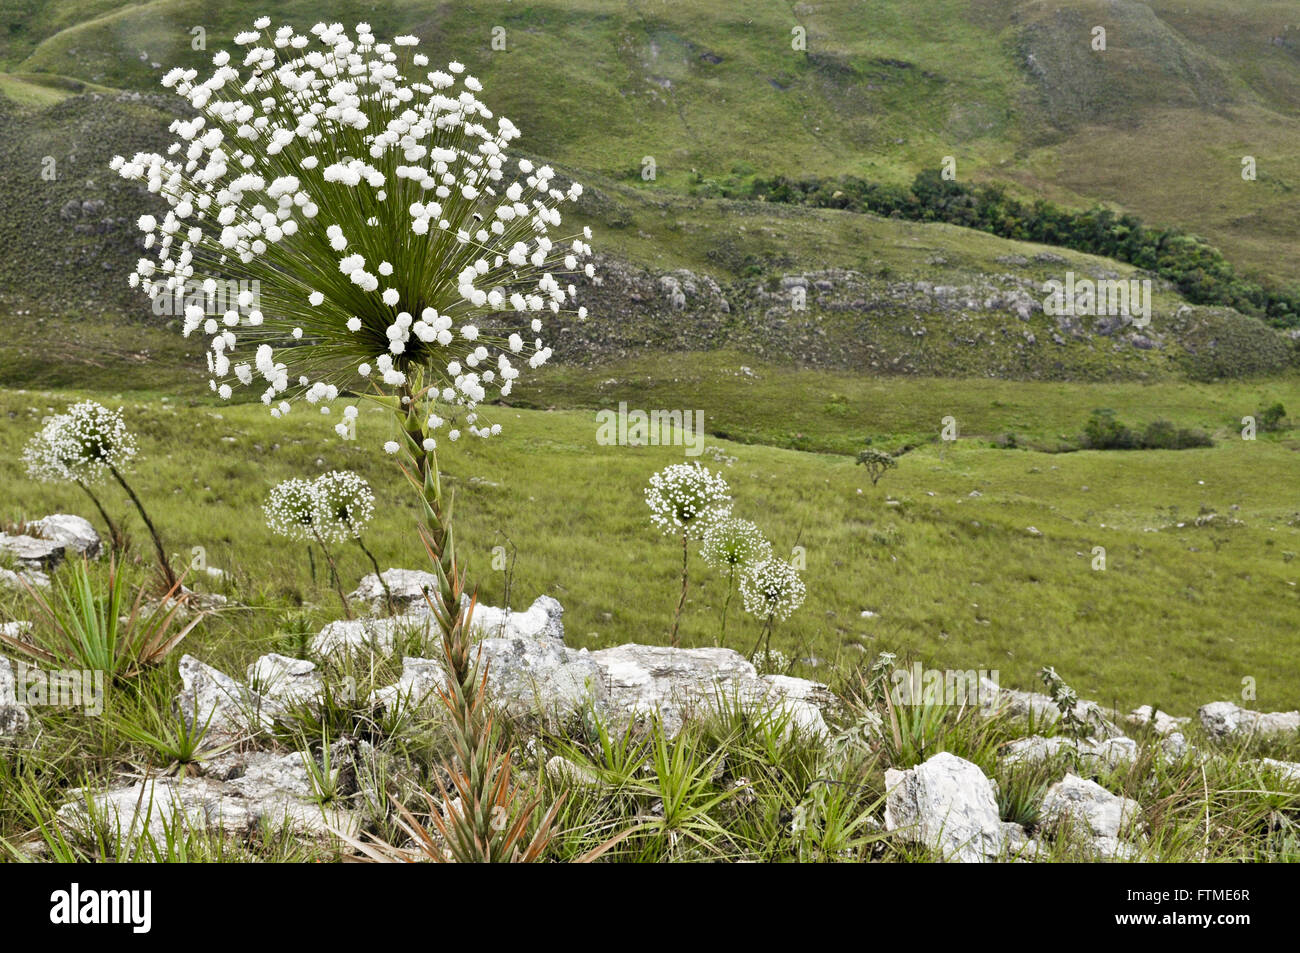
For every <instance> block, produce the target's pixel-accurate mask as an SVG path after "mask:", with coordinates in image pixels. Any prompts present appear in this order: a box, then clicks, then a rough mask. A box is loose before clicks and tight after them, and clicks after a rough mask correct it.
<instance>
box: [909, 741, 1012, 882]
mask: <svg viewBox="0 0 1300 953" xmlns="http://www.w3.org/2000/svg"><path fill="white" fill-rule="evenodd" d="M885 787H886V788H887V789H888V794H887V795H886V797H885V828H886V829H887V830H891V831H896V832H897V833H898V836H899V837H901V838H902V839H903V840H906V841H910V842H912V843H917V844H923V845H924V846H926V847H929V848H931V849H933V850H936V851H938V852H939V853H940V854H941V855H942V856H943V857H944V859H945V860H948V861H955V862H959V863H984V862H985V861H987V860H991V859H995V858H997V857H999V856H1000V855H1001V854H1002V853H1003V851H1004V849H1005V846H1006V836H1007V834H1006V829H1005V828H1004V827H1003V824H1002V819H1001V817H1000V816H999V814H998V803H997V797H996V796H995V794H994V790H993V782H992V781H990V780H989V779H988V778H987V777H985V776H984V772H983V771H981V770H980V769H979V767H978V766H976V765H974V764H972V763H971V762H969V761H966V760H965V759H963V758H959V757H957V756H956V755H954V754H949V753H948V752H946V751H944V752H940V753H939V754H937V755H935V756H934V757H932V758H931V759H930V760H928V761H926V762H925V763H924V764H920V765H917V766H916V767H915V768H910V769H908V770H906V771H897V770H894V769H893V768H891V769H889V770H888V771H886V772H885Z"/></svg>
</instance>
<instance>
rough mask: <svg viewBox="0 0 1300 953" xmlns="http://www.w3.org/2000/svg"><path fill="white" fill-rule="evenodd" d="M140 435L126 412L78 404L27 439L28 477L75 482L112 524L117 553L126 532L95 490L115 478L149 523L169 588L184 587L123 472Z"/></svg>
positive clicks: (127, 466)
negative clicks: (104, 481)
mask: <svg viewBox="0 0 1300 953" xmlns="http://www.w3.org/2000/svg"><path fill="white" fill-rule="evenodd" d="M136 451H137V444H136V439H135V435H134V434H133V433H131V430H130V428H128V427H127V425H126V421H125V420H124V419H123V416H122V408H120V407H119V408H118V409H117V410H109V409H108V408H107V407H105V406H104V405H103V404H100V403H96V402H95V401H93V400H84V401H81V402H80V403H76V404H73V405H72V406H71V407H69V408H68V409H67V411H66V412H65V413H62V414H56V415H55V416H53V417H50V418H49V419H48V420H46V422H45V425H44V426H43V427H42V428H41V429H40V430H39V431H38V432H37V433H36V434H35V435H34V436H33V437H32V439H31V440H30V441H28V443H27V446H26V447H25V448H24V450H23V463H24V464H25V466H26V468H27V474H28V476H30V477H31V478H32V479H34V480H37V481H40V482H42V483H59V482H68V483H75V484H76V485H77V486H78V487H80V488H81V490H82V491H83V492H84V493H85V494H86V495H87V496H88V497H90V499H91V501H92V502H93V503H94V504H95V508H96V509H97V510H99V515H100V516H101V517H103V519H104V522H105V523H107V524H108V531H109V535H110V537H111V539H112V541H113V548H114V550H121V549H122V548H124V546H125V537H124V536H123V534H122V531H121V529H120V528H119V527H118V525H117V524H116V523H115V522H114V521H113V519H112V517H110V516H109V515H108V511H107V510H106V509H105V508H104V506H103V504H102V503H101V502H100V500H99V497H98V496H96V495H95V493H94V491H92V490H91V489H90V487H91V486H93V485H95V484H97V483H99V482H100V481H101V480H102V479H103V478H104V476H105V475H108V476H111V477H112V478H113V480H114V481H116V483H117V484H118V485H119V486H120V487H122V489H123V490H124V491H126V495H127V496H128V497H129V498H130V500H131V503H132V504H133V505H134V506H135V508H136V512H138V513H139V514H140V519H141V520H143V521H144V524H145V526H146V528H148V530H149V535H150V536H151V537H152V539H153V544H154V550H155V552H156V554H157V557H158V567H159V570H160V571H161V573H162V577H163V583H164V584H165V586H166V590H167V591H168V592H171V591H172V590H173V589H177V590H178V589H179V580H178V579H177V577H176V574H175V572H174V571H173V570H172V567H171V562H170V560H169V559H168V558H167V549H166V547H165V546H164V545H163V542H162V537H161V536H160V535H159V533H158V530H157V528H156V527H155V526H154V523H153V520H152V519H150V518H149V514H148V512H147V511H146V510H145V508H144V503H142V502H141V500H140V497H139V496H138V495H137V494H136V492H135V490H134V489H133V488H132V487H131V485H130V484H129V483H127V481H126V477H125V476H124V475H123V473H124V472H125V471H126V470H128V469H129V466H130V464H131V462H132V460H134V459H135V455H136Z"/></svg>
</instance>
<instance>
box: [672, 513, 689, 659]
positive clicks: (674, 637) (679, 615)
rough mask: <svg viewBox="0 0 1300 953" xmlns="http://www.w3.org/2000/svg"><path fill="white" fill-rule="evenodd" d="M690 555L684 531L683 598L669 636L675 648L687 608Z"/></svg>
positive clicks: (674, 614)
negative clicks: (687, 573)
mask: <svg viewBox="0 0 1300 953" xmlns="http://www.w3.org/2000/svg"><path fill="white" fill-rule="evenodd" d="M690 555H691V551H690V548H689V547H688V546H687V539H686V531H685V530H683V531H682V595H681V598H680V599H678V600H677V611H676V612H675V613H673V631H672V633H671V634H670V635H669V642H670V643H671V645H672V647H673V648H677V647H678V644H679V643H678V639H677V626H678V625H679V624H681V621H682V609H683V608H684V607H685V606H686V585H687V578H686V561H687V560H688V559H689V558H690Z"/></svg>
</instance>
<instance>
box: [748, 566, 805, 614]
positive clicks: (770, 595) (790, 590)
mask: <svg viewBox="0 0 1300 953" xmlns="http://www.w3.org/2000/svg"><path fill="white" fill-rule="evenodd" d="M805 594H806V589H805V588H804V584H803V580H802V579H800V578H799V572H798V570H796V569H795V568H794V566H792V565H790V564H789V563H788V562H786V561H785V560H783V559H767V560H764V561H763V562H761V563H754V564H753V565H751V566H749V567H747V568H746V569H745V571H744V572H743V573H742V574H741V576H740V595H741V598H742V599H744V600H745V611H746V612H748V613H749V614H750V615H755V616H760V617H762V618H765V619H766V618H775V619H787V618H789V617H790V614H791V613H793V612H794V611H795V610H796V609H798V608H799V607H800V606H801V605H803V600H804V595H805Z"/></svg>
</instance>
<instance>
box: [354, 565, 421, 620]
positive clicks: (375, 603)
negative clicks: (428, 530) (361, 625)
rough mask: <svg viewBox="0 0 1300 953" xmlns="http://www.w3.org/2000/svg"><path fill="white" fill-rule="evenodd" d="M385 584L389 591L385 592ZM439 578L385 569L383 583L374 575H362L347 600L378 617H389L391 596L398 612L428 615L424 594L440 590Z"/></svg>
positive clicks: (401, 570)
mask: <svg viewBox="0 0 1300 953" xmlns="http://www.w3.org/2000/svg"><path fill="white" fill-rule="evenodd" d="M384 583H387V585H388V592H385V591H384ZM437 587H438V577H437V576H435V575H434V574H433V573H431V572H424V571H423V570H420V569H385V570H384V579H383V583H381V582H380V581H379V577H378V576H377V575H375V574H374V573H370V575H368V576H363V577H362V578H361V582H359V583H358V584H357V588H356V590H355V591H353V592H351V593H349V595H348V598H349V599H351V600H353V601H355V602H361V603H363V604H365V606H366V607H367V608H368V609H369V610H370V612H371V613H373V614H374V615H376V616H382V615H387V614H388V599H389V593H391V594H392V600H393V606H394V609H395V611H396V612H398V613H404V612H419V611H423V612H428V611H429V610H428V603H426V602H425V595H426V593H429V592H435V591H437Z"/></svg>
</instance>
